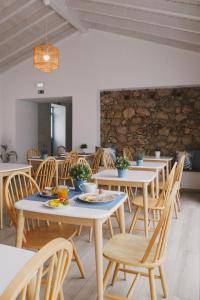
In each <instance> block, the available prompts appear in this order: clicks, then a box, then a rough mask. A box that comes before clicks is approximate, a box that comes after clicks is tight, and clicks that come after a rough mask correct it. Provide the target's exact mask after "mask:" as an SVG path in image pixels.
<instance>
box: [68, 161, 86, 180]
mask: <svg viewBox="0 0 200 300" xmlns="http://www.w3.org/2000/svg"><path fill="white" fill-rule="evenodd" d="M70 176H71V177H72V178H73V179H74V180H77V181H78V180H80V181H86V180H88V179H90V177H91V172H90V169H89V167H88V166H85V165H82V164H76V165H74V166H73V167H72V168H71V169H70Z"/></svg>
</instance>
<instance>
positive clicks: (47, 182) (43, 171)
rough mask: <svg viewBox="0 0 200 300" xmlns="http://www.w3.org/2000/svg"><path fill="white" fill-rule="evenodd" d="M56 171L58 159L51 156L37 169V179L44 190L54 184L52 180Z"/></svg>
mask: <svg viewBox="0 0 200 300" xmlns="http://www.w3.org/2000/svg"><path fill="white" fill-rule="evenodd" d="M55 173H56V159H55V158H54V157H52V156H49V157H48V158H47V159H45V160H44V161H43V162H42V163H41V164H40V166H39V168H38V169H37V172H36V175H35V180H36V182H37V184H38V186H39V188H40V190H41V191H42V190H43V189H44V188H45V187H47V186H52V181H53V178H54V176H55Z"/></svg>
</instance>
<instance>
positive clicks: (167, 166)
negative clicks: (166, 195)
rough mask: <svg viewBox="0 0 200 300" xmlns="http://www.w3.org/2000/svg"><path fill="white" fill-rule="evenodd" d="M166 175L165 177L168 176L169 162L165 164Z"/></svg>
mask: <svg viewBox="0 0 200 300" xmlns="http://www.w3.org/2000/svg"><path fill="white" fill-rule="evenodd" d="M166 173H167V174H166V175H167V176H166V177H167V179H168V177H169V163H168V162H167V164H166Z"/></svg>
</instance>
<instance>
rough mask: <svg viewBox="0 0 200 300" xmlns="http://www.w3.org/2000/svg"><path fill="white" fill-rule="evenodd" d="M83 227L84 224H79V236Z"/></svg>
mask: <svg viewBox="0 0 200 300" xmlns="http://www.w3.org/2000/svg"><path fill="white" fill-rule="evenodd" d="M82 228H83V226H82V225H80V226H79V229H78V232H77V236H79V235H80V234H81V231H82Z"/></svg>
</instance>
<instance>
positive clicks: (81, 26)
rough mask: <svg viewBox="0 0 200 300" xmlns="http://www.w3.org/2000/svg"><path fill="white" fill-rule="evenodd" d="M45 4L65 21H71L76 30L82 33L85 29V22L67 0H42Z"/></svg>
mask: <svg viewBox="0 0 200 300" xmlns="http://www.w3.org/2000/svg"><path fill="white" fill-rule="evenodd" d="M43 2H44V4H45V5H48V6H50V7H51V8H52V9H53V10H54V11H55V12H56V13H57V14H59V15H60V16H62V17H63V19H65V20H66V21H67V22H69V23H71V24H72V25H73V26H74V27H75V28H76V29H77V30H78V31H80V32H81V33H84V32H86V31H87V29H88V28H87V26H86V24H85V23H84V22H83V21H82V20H81V19H80V17H79V14H78V12H76V11H75V10H74V9H73V8H71V5H69V3H68V1H67V0H43Z"/></svg>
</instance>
